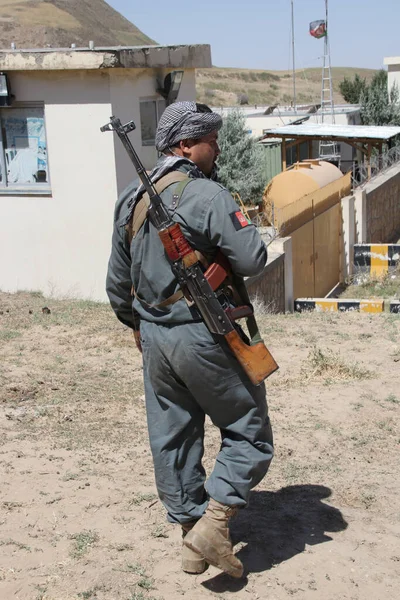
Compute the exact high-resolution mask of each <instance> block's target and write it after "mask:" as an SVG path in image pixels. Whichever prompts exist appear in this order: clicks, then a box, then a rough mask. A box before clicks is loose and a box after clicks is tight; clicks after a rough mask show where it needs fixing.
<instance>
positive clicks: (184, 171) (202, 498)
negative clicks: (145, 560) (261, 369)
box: [107, 102, 273, 577]
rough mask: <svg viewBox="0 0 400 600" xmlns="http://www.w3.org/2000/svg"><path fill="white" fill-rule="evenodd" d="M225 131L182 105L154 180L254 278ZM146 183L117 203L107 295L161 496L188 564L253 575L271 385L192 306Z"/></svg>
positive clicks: (190, 225)
mask: <svg viewBox="0 0 400 600" xmlns="http://www.w3.org/2000/svg"><path fill="white" fill-rule="evenodd" d="M221 125H222V120H221V117H220V116H219V115H217V114H215V113H213V112H212V111H211V110H210V109H209V108H208V107H206V106H205V105H201V104H196V103H194V102H177V103H175V104H172V105H170V106H169V107H168V108H167V109H166V110H165V112H164V113H163V115H162V117H161V119H160V122H159V125H158V129H157V135H156V147H157V149H158V150H159V151H160V152H161V153H162V155H161V158H160V159H159V161H158V163H157V165H156V166H155V168H154V169H153V171H152V173H151V179H152V181H153V182H154V183H155V184H156V186H158V189H159V193H160V195H161V199H162V201H163V203H164V204H165V206H166V207H168V210H169V211H170V214H171V216H172V218H173V220H174V221H175V222H177V223H179V224H180V226H181V228H182V231H183V234H184V235H185V237H186V239H187V240H188V241H189V242H190V244H191V245H192V247H194V248H195V249H196V250H197V251H199V252H200V253H201V254H202V255H203V257H207V258H208V259H209V260H212V259H213V257H214V256H215V254H216V252H217V251H218V250H219V251H221V252H222V253H223V254H224V255H225V256H226V258H228V260H229V262H230V264H231V267H232V270H233V272H234V273H235V274H236V275H238V276H241V277H245V276H252V275H256V274H258V273H260V272H261V271H262V270H263V268H264V266H265V263H266V260H267V250H266V247H265V245H264V243H263V242H262V240H261V237H260V235H259V234H258V232H257V229H256V228H255V227H254V226H253V225H251V224H249V223H248V222H247V221H246V220H245V219H243V216H242V214H241V213H240V211H239V209H238V206H237V204H236V203H235V201H234V199H233V198H232V196H231V195H230V193H229V192H228V191H227V190H226V189H225V188H224V187H222V186H221V185H219V184H218V183H216V182H215V181H213V180H212V177H213V173H214V168H215V161H216V159H217V157H218V155H219V152H220V150H219V147H218V131H219V129H220V127H221ZM139 183H140V182H138V181H136V182H134V183H133V184H131V185H130V186H129V187H128V188H127V189H126V190H125V191H124V192H123V193H122V195H121V197H120V198H119V200H118V203H117V206H116V210H115V220H114V234H113V242H112V252H111V257H110V261H109V269H108V276H107V292H108V296H109V299H110V302H111V305H112V307H113V309H114V311H115V313H116V315H117V317H118V318H119V319H120V321H121V322H122V323H124V324H125V325H127V326H128V327H130V328H132V329H133V330H134V333H135V339H136V343H137V346H138V348H139V350H140V351H141V352H143V370H144V383H145V397H146V410H147V420H148V430H149V438H150V445H151V450H152V454H153V461H154V469H155V479H156V485H157V490H158V494H159V497H160V499H161V501H162V503H163V504H164V506H165V508H166V510H167V517H168V520H169V521H170V522H172V523H177V524H180V525H181V527H182V534H183V538H184V539H183V551H182V552H183V554H182V567H183V569H184V570H185V571H186V572H188V573H201V572H203V571H204V570H205V569H206V568H207V564H208V563H210V564H212V565H215V566H217V567H218V568H220V569H222V570H223V571H225V572H226V573H229V574H230V575H232V576H233V577H241V576H242V573H243V566H242V564H241V562H240V561H239V559H238V558H237V557H236V556H235V555H234V553H233V548H232V543H231V540H230V536H229V528H228V522H229V518H230V517H231V516H233V515H234V514H235V513H236V512H237V510H238V509H239V508H242V507H245V506H246V504H247V502H248V498H249V493H250V490H251V489H252V488H253V487H254V486H255V485H257V484H258V483H259V482H260V481H261V479H262V478H263V477H264V475H265V474H266V472H267V470H268V467H269V464H270V462H271V459H272V456H273V447H272V430H271V425H270V421H269V417H268V410H267V403H266V398H265V387H264V385H261V386H257V387H256V386H254V385H253V384H252V383H251V382H250V381H249V379H248V377H247V376H246V374H245V373H244V372H243V371H242V369H241V368H240V366H239V364H238V363H237V361H236V359H235V357H234V356H233V355H232V354H231V352H230V351H229V349H228V348H227V347H226V345H225V344H224V343H223V341H222V342H221V341H220V340H217V339H216V338H215V337H214V336H213V335H212V334H211V333H210V332H209V331H208V329H207V327H206V326H205V324H204V322H203V321H202V320H201V318H200V315H199V314H198V312H197V311H196V309H195V308H194V307H193V306H190V304H189V303H187V302H186V300H185V298H184V297H183V295H182V293H181V291H180V289H179V284H178V282H177V280H176V279H175V277H174V275H173V273H172V270H171V266H170V264H169V262H168V260H167V258H166V254H165V252H164V247H163V245H162V243H161V241H160V239H159V236H158V232H157V230H156V229H155V228H154V227H153V225H152V224H151V223H150V222H149V220H148V219H146V218H145V216H144V217H143V216H142V217H140V213H141V212H142V213H143V214H145V211H143V206H141V204H140V202H141V198H142V196H143V194H144V189H143V187H142V186H139ZM138 186H139V187H138ZM132 291H133V294H132ZM205 415H208V416H209V417H210V419H211V421H212V422H213V424H214V425H215V426H216V427H218V428H219V429H220V432H221V447H220V451H219V453H218V455H217V457H216V461H215V466H214V469H213V471H212V473H210V475H209V477H208V479H206V474H205V471H204V468H203V466H202V457H203V451H204V445H203V443H204V421H205Z"/></svg>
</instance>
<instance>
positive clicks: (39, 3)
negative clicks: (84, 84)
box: [0, 0, 156, 49]
mask: <svg viewBox="0 0 400 600" xmlns="http://www.w3.org/2000/svg"><path fill="white" fill-rule="evenodd" d="M89 40H93V41H94V43H95V45H96V46H145V45H151V44H155V43H156V42H154V41H153V40H152V39H151V38H149V37H147V36H146V35H145V34H144V33H142V32H141V31H140V30H139V29H138V28H137V27H136V26H135V25H134V24H133V23H131V22H130V21H128V19H125V17H123V16H122V15H121V14H120V13H119V12H117V11H116V10H114V9H113V8H111V6H110V5H109V4H107V2H104V0H0V48H3V49H4V48H9V47H10V46H11V42H15V44H16V46H17V48H44V47H46V46H48V45H50V46H52V47H53V48H56V47H57V48H68V47H69V46H71V44H73V43H74V44H76V45H77V46H78V47H87V46H88V44H89Z"/></svg>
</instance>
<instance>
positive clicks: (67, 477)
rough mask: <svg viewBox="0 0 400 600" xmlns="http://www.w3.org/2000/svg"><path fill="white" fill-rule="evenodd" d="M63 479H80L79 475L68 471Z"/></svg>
mask: <svg viewBox="0 0 400 600" xmlns="http://www.w3.org/2000/svg"><path fill="white" fill-rule="evenodd" d="M61 479H62V481H74V480H75V479H79V473H70V472H69V471H67V473H66V474H65V475H64V477H62V478H61Z"/></svg>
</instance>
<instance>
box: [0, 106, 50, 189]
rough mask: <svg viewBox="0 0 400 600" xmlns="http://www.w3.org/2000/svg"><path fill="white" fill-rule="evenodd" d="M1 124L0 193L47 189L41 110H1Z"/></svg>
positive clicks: (34, 108)
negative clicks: (13, 190)
mask: <svg viewBox="0 0 400 600" xmlns="http://www.w3.org/2000/svg"><path fill="white" fill-rule="evenodd" d="M0 124H1V128H0V190H1V188H3V189H4V188H6V189H7V188H11V189H12V188H18V189H19V188H24V189H29V188H35V187H48V185H49V170H48V162H47V143H46V130H45V122H44V109H43V107H25V106H24V107H18V108H14V107H13V108H4V109H2V110H1V111H0Z"/></svg>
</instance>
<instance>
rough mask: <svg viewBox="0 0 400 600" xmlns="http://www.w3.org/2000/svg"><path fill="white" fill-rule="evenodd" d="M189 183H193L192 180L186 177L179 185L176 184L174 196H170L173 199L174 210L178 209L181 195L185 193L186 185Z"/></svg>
mask: <svg viewBox="0 0 400 600" xmlns="http://www.w3.org/2000/svg"><path fill="white" fill-rule="evenodd" d="M191 181H193V180H192V179H190V177H187V178H186V179H182V181H179V183H178V184H177V186H176V188H175V192H174V195H173V196H172V198H173V200H172V208H173V209H174V210H176V209H177V208H178V206H179V202H180V200H181V198H182V194H183V192H184V191H185V188H186V186H187V184H188V183H190V182H191Z"/></svg>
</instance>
